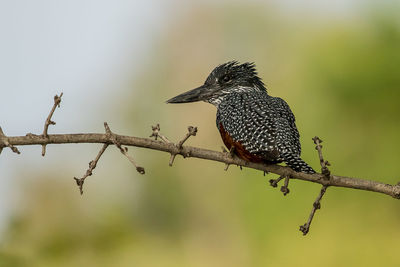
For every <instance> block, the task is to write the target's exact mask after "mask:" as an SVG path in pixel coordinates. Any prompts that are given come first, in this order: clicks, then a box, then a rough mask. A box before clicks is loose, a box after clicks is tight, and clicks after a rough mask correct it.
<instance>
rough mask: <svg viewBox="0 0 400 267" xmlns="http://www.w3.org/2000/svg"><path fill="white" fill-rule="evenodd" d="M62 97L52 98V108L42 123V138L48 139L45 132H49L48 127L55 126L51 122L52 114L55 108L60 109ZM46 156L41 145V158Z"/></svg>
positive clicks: (44, 145) (44, 149) (44, 146)
mask: <svg viewBox="0 0 400 267" xmlns="http://www.w3.org/2000/svg"><path fill="white" fill-rule="evenodd" d="M62 96H63V93H61V94H60V96H58V95H55V96H54V104H53V107H52V108H51V110H50V113H49V116H47V119H46V121H45V123H44V129H43V134H42V135H43V137H45V138H48V137H49V135H48V133H47V131H48V130H49V126H50V125H55V124H56V122H55V121H52V120H51V117H52V116H53V114H54V111H55V110H56V108H57V107H60V103H61V97H62ZM45 154H46V144H43V145H42V156H43V157H44V155H45Z"/></svg>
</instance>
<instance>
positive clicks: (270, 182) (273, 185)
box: [269, 175, 285, 187]
mask: <svg viewBox="0 0 400 267" xmlns="http://www.w3.org/2000/svg"><path fill="white" fill-rule="evenodd" d="M283 178H285V176H283V175H281V176H279V177H278V178H277V179H270V180H269V184H270V185H271V186H272V187H277V186H278V183H279V182H280V181H281V180H282V179H283Z"/></svg>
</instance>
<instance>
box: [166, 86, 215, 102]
mask: <svg viewBox="0 0 400 267" xmlns="http://www.w3.org/2000/svg"><path fill="white" fill-rule="evenodd" d="M210 93H211V90H210V89H209V88H207V87H206V86H205V85H202V86H200V87H197V88H195V89H193V90H190V91H187V92H185V93H183V94H180V95H177V96H175V97H173V98H171V99H169V100H167V103H189V102H196V101H202V100H205V99H207V98H208V97H209V96H210Z"/></svg>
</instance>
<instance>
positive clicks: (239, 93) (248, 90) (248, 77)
mask: <svg viewBox="0 0 400 267" xmlns="http://www.w3.org/2000/svg"><path fill="white" fill-rule="evenodd" d="M196 101H205V102H208V103H210V104H213V105H214V106H216V108H217V128H218V130H219V132H220V134H221V137H222V140H223V142H224V144H225V145H226V147H227V148H228V149H229V150H231V151H233V152H234V153H235V154H236V155H237V156H238V157H239V158H241V159H244V160H246V161H250V162H257V163H258V162H265V163H281V162H284V163H286V164H287V165H288V166H289V167H290V168H292V169H293V170H295V171H297V172H305V173H315V171H314V170H313V169H312V168H311V167H310V166H309V165H308V164H307V163H305V162H304V161H303V160H302V159H301V158H300V153H301V145H300V140H299V132H298V130H297V127H296V123H295V117H294V115H293V113H292V111H291V110H290V107H289V105H288V104H287V103H286V102H285V101H284V100H283V99H281V98H279V97H272V96H270V95H268V93H267V89H266V88H265V85H264V83H263V82H262V81H261V79H260V78H259V77H258V75H257V72H256V69H255V65H254V63H243V64H240V63H238V62H237V61H230V62H227V63H224V64H222V65H219V66H217V67H216V68H215V69H214V70H213V71H212V72H211V73H210V75H209V76H208V77H207V79H206V81H205V83H204V84H203V85H202V86H200V87H198V88H195V89H193V90H190V91H188V92H185V93H183V94H180V95H178V96H176V97H174V98H171V99H170V100H168V101H167V103H188V102H196Z"/></svg>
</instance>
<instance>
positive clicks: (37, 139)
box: [0, 133, 400, 199]
mask: <svg viewBox="0 0 400 267" xmlns="http://www.w3.org/2000/svg"><path fill="white" fill-rule="evenodd" d="M114 135H115V136H116V137H117V139H118V141H119V143H120V144H121V145H124V146H135V147H142V148H148V149H153V150H158V151H163V152H167V153H170V154H177V155H182V156H185V157H191V158H200V159H207V160H212V161H217V162H222V163H225V164H235V165H241V166H243V167H247V168H252V169H256V170H260V171H266V172H271V173H275V174H278V175H281V176H284V177H287V176H290V177H291V179H298V180H303V181H308V182H313V183H318V184H321V185H329V186H332V187H333V186H335V187H345V188H353V189H359V190H366V191H372V192H378V193H382V194H385V195H388V196H391V197H394V198H397V199H400V185H398V184H395V185H390V184H385V183H382V182H377V181H372V180H367V179H361V178H351V177H346V176H337V175H331V178H330V180H327V179H326V178H325V176H324V175H323V174H307V173H302V172H295V171H293V170H292V169H290V168H289V167H285V166H280V165H275V164H271V165H269V164H262V163H252V162H247V161H244V160H242V159H240V158H237V157H234V158H232V157H230V156H229V155H227V153H224V152H218V151H213V150H208V149H203V148H198V147H191V146H182V149H179V148H178V147H176V146H175V145H174V144H173V143H165V142H162V141H156V140H152V139H150V138H141V137H135V136H125V135H118V134H114ZM6 139H7V141H8V143H7V144H6V143H4V141H3V140H4V138H2V139H0V147H6V146H28V145H43V144H46V145H48V144H73V143H77V144H78V143H98V144H113V142H112V140H111V139H110V137H109V136H108V135H107V134H101V133H86V134H84V133H78V134H49V135H48V137H47V138H46V137H43V136H41V135H33V136H8V137H6Z"/></svg>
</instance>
